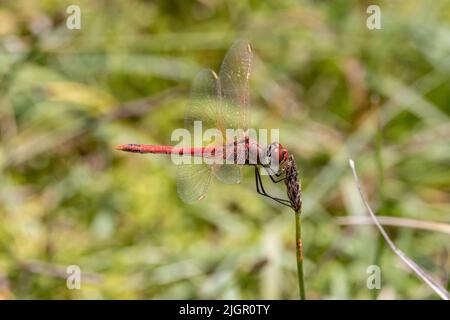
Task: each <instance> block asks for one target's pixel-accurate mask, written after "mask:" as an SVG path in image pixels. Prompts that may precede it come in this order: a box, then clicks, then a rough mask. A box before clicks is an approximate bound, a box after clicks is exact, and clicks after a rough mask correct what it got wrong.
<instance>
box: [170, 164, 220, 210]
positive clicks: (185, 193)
mask: <svg viewBox="0 0 450 320" xmlns="http://www.w3.org/2000/svg"><path fill="white" fill-rule="evenodd" d="M211 177H212V175H211V168H210V167H209V166H208V165H206V164H184V165H179V166H178V167H177V191H178V195H179V196H180V198H181V200H183V201H184V202H186V203H192V202H196V201H199V200H201V199H203V198H204V197H205V195H206V192H207V191H208V188H209V185H210V183H211Z"/></svg>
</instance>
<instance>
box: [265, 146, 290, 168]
mask: <svg viewBox="0 0 450 320" xmlns="http://www.w3.org/2000/svg"><path fill="white" fill-rule="evenodd" d="M266 157H267V159H269V161H272V159H273V160H275V161H278V164H279V166H283V164H285V163H286V161H287V160H288V159H289V152H288V151H287V149H286V148H284V147H283V146H282V145H281V143H278V142H273V143H271V144H270V145H269V146H268V147H267V150H266Z"/></svg>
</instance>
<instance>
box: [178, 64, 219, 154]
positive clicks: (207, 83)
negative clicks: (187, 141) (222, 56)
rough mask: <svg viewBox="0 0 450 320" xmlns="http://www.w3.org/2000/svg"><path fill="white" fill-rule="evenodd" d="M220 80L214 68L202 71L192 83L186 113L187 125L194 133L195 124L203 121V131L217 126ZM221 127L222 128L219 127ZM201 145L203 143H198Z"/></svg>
mask: <svg viewBox="0 0 450 320" xmlns="http://www.w3.org/2000/svg"><path fill="white" fill-rule="evenodd" d="M219 94H220V88H219V81H218V77H217V75H216V73H215V72H214V71H212V70H208V69H205V70H202V71H200V72H199V73H198V74H197V76H196V77H195V79H194V82H193V84H192V88H191V92H190V96H189V102H188V105H187V108H186V113H185V117H184V120H185V127H186V129H188V130H190V132H191V135H192V134H193V133H194V124H195V122H196V121H201V123H202V129H203V131H205V130H207V129H214V128H217V119H218V116H219V111H220V110H219ZM217 129H219V130H220V129H221V128H217ZM197 147H201V145H197Z"/></svg>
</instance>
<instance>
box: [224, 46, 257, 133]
mask: <svg viewBox="0 0 450 320" xmlns="http://www.w3.org/2000/svg"><path fill="white" fill-rule="evenodd" d="M252 58H253V52H252V47H251V45H250V43H249V42H248V41H246V40H238V41H236V42H235V43H234V44H233V45H232V46H231V48H230V49H229V50H228V53H227V54H226V56H225V58H224V59H223V62H222V66H221V67H220V74H219V79H220V90H221V97H222V103H221V109H222V110H221V113H222V114H223V115H224V118H225V123H226V128H230V129H242V130H243V131H245V130H247V128H248V122H249V100H250V98H249V79H250V72H251V64H252Z"/></svg>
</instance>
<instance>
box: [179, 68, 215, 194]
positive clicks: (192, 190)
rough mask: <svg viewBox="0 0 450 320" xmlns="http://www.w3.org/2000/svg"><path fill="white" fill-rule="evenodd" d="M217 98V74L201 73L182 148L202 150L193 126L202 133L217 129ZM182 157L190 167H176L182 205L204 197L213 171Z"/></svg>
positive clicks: (202, 143) (195, 84) (194, 88)
mask: <svg viewBox="0 0 450 320" xmlns="http://www.w3.org/2000/svg"><path fill="white" fill-rule="evenodd" d="M218 95H219V82H218V77H217V75H216V74H215V73H214V71H212V70H206V69H205V70H202V71H200V72H199V73H198V74H197V76H196V77H195V79H194V81H193V83H192V87H191V92H190V96H189V102H188V104H187V106H186V112H185V116H184V120H185V128H186V129H188V130H189V132H190V135H191V139H190V140H189V141H183V142H184V143H183V145H182V146H183V147H185V148H192V147H205V146H206V145H205V144H208V142H205V141H203V136H202V137H195V136H194V133H195V126H196V125H201V126H202V128H201V131H205V130H207V129H213V128H216V119H217V113H218V103H219V102H218ZM200 134H201V132H200ZM183 157H184V161H186V162H188V163H190V164H184V163H183V164H180V165H178V166H177V178H176V181H177V192H178V195H179V196H180V198H181V199H182V200H183V201H184V202H186V203H192V202H196V201H198V200H201V199H202V198H203V197H204V196H205V195H206V192H207V191H208V188H209V185H210V184H211V178H212V175H213V173H212V169H213V168H212V166H210V165H207V164H205V163H204V161H203V160H201V159H200V160H201V161H199V163H195V162H194V157H193V156H189V155H184V156H183ZM196 160H199V159H196Z"/></svg>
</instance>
